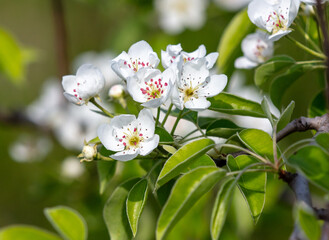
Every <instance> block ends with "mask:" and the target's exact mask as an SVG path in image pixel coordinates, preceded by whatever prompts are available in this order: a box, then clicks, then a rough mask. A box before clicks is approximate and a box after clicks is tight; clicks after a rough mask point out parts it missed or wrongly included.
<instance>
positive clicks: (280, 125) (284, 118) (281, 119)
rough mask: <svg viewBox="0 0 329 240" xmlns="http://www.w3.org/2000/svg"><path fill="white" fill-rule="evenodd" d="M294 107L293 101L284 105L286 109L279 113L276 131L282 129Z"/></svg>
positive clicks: (288, 120)
mask: <svg viewBox="0 0 329 240" xmlns="http://www.w3.org/2000/svg"><path fill="white" fill-rule="evenodd" d="M294 108H295V102H294V101H291V103H290V104H289V105H288V107H286V109H285V110H284V111H283V113H282V114H281V116H280V117H279V119H278V124H277V127H276V131H277V132H279V131H280V130H282V129H283V128H284V127H285V126H287V124H288V123H289V122H290V119H291V115H292V113H293V111H294Z"/></svg>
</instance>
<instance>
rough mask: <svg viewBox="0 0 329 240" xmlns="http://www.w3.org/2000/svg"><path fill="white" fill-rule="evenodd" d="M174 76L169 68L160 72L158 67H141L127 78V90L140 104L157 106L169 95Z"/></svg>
mask: <svg viewBox="0 0 329 240" xmlns="http://www.w3.org/2000/svg"><path fill="white" fill-rule="evenodd" d="M175 78H176V76H175V75H174V71H173V70H172V69H171V68H168V69H166V70H165V71H164V72H163V73H161V71H160V70H158V69H142V70H141V71H139V72H138V74H137V75H136V76H134V77H130V78H128V80H127V90H128V92H129V94H130V95H131V96H132V97H133V99H134V100H135V101H136V102H140V103H143V104H142V106H144V107H149V108H157V107H159V106H160V105H161V104H163V103H164V102H165V101H166V100H167V99H168V97H169V96H170V93H171V89H172V85H173V84H172V83H173V82H174V81H175Z"/></svg>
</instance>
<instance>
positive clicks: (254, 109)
mask: <svg viewBox="0 0 329 240" xmlns="http://www.w3.org/2000/svg"><path fill="white" fill-rule="evenodd" d="M208 100H209V101H210V102H211V106H210V107H209V109H210V110H213V111H216V112H222V113H228V114H231V115H242V116H251V117H260V118H265V117H266V115H265V114H264V112H263V109H262V107H261V105H260V104H259V103H257V102H253V101H250V100H247V99H244V98H242V97H238V96H235V95H233V94H229V93H224V92H222V93H220V94H218V95H217V96H215V97H212V98H209V99H208Z"/></svg>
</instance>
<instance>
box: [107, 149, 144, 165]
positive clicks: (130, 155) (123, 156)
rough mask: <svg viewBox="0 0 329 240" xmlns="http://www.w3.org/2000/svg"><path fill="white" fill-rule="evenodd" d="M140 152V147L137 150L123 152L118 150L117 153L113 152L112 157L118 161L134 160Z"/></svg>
mask: <svg viewBox="0 0 329 240" xmlns="http://www.w3.org/2000/svg"><path fill="white" fill-rule="evenodd" d="M138 154H139V149H138V148H137V149H136V150H135V151H133V150H132V149H131V150H130V151H128V150H124V151H121V152H117V153H116V154H113V155H111V156H110V157H111V158H113V159H115V160H118V161H122V162H126V161H130V160H133V159H134V158H136V157H137V156H138Z"/></svg>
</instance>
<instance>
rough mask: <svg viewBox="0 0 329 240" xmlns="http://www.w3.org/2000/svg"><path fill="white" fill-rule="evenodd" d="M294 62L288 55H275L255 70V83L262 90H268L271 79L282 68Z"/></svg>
mask: <svg viewBox="0 0 329 240" xmlns="http://www.w3.org/2000/svg"><path fill="white" fill-rule="evenodd" d="M294 63H295V60H294V59H293V58H291V57H289V56H284V55H283V56H275V57H273V58H271V59H269V60H268V61H267V62H265V63H263V64H262V65H260V66H259V67H258V68H257V69H256V70H255V77H254V82H255V85H256V86H257V87H259V88H261V89H262V90H265V91H268V90H269V86H270V83H271V81H272V79H273V78H274V77H275V76H276V75H277V74H278V73H279V72H280V71H282V70H284V69H287V68H288V67H289V66H291V65H292V64H294Z"/></svg>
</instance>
